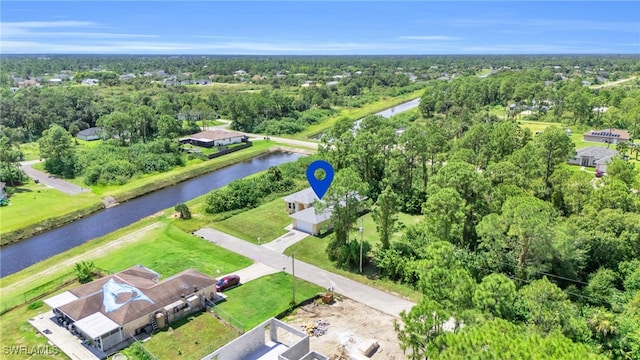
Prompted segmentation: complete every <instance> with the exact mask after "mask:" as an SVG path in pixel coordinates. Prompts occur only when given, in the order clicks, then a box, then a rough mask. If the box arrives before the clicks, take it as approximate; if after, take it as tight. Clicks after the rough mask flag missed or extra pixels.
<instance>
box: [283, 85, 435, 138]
mask: <svg viewBox="0 0 640 360" xmlns="http://www.w3.org/2000/svg"><path fill="white" fill-rule="evenodd" d="M423 93H424V90H423V89H420V90H416V91H414V92H412V93H409V94H405V95H401V96H397V97H392V98H390V97H386V98H383V99H382V100H379V101H376V102H373V103H370V104H367V105H365V106H363V107H359V108H349V109H342V110H341V111H340V113H339V114H338V115H336V116H332V117H331V118H329V119H327V120H326V121H323V122H322V123H320V124H315V125H311V126H309V127H308V128H307V129H306V130H304V131H302V132H300V133H299V134H297V135H296V136H295V137H296V138H302V139H306V138H310V137H313V136H314V135H318V134H320V133H322V132H324V131H326V130H328V129H330V128H331V127H332V126H333V125H334V124H335V123H336V122H337V121H338V119H340V118H342V117H348V118H350V119H352V120H353V121H356V120H358V119H360V118H363V117H365V116H367V115H371V114H374V113H376V112H379V111H382V110H385V109H388V108H390V107H393V106H395V105H398V104H400V103H403V102H407V101H410V100H413V99H415V98H419V97H421V96H422V94H423Z"/></svg>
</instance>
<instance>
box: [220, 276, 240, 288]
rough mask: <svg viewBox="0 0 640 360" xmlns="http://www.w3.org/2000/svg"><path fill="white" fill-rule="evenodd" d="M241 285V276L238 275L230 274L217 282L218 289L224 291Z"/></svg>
mask: <svg viewBox="0 0 640 360" xmlns="http://www.w3.org/2000/svg"><path fill="white" fill-rule="evenodd" d="M238 285H240V276H238V275H229V276H225V277H223V278H222V279H220V280H219V281H218V282H217V283H216V291H218V292H223V291H225V290H227V289H230V288H232V287H236V286H238Z"/></svg>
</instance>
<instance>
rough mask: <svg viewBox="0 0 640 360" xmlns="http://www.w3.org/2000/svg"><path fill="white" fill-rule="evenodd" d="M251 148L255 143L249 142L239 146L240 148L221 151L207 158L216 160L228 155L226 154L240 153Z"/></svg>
mask: <svg viewBox="0 0 640 360" xmlns="http://www.w3.org/2000/svg"><path fill="white" fill-rule="evenodd" d="M251 146H253V143H252V142H251V141H247V142H245V143H244V144H243V145H238V146H235V147H232V148H231V149H226V150H221V151H218V152H215V153H213V154H209V155H208V156H207V157H208V158H209V159H215V158H217V157H220V156H222V155H226V154H229V153H232V152H235V151H238V150H242V149H246V148H248V147H251Z"/></svg>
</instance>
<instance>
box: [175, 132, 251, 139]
mask: <svg viewBox="0 0 640 360" xmlns="http://www.w3.org/2000/svg"><path fill="white" fill-rule="evenodd" d="M242 136H244V134H241V133H238V132H233V131H225V130H206V131H202V132H199V133H197V134H193V135H189V137H186V138H183V139H180V140H188V139H194V140H199V141H206V142H208V141H216V140H225V139H230V138H235V137H242Z"/></svg>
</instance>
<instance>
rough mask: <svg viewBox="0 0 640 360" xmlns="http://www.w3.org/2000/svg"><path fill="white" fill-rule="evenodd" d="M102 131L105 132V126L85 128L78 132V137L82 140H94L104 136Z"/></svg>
mask: <svg viewBox="0 0 640 360" xmlns="http://www.w3.org/2000/svg"><path fill="white" fill-rule="evenodd" d="M102 133H104V128H101V127H91V128H88V129H85V130H81V131H80V132H78V134H77V135H76V137H77V138H78V139H80V140H85V141H93V140H99V139H100V138H102Z"/></svg>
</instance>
